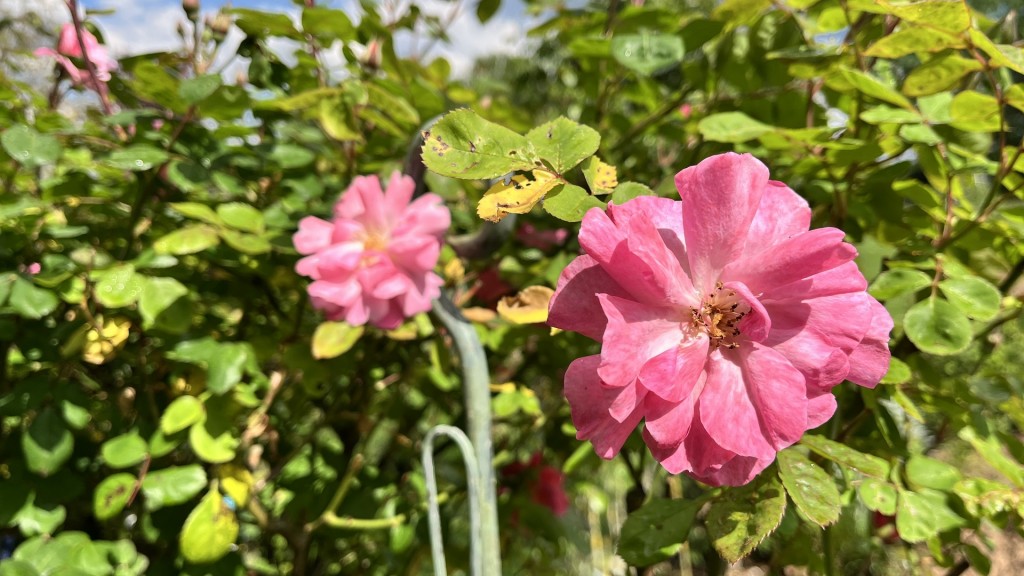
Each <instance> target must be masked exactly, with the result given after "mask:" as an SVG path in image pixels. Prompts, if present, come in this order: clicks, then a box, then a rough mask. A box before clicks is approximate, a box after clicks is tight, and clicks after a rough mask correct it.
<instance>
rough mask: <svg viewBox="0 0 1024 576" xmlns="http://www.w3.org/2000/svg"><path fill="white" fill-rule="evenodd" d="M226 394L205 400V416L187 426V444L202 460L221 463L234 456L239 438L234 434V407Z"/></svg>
mask: <svg viewBox="0 0 1024 576" xmlns="http://www.w3.org/2000/svg"><path fill="white" fill-rule="evenodd" d="M236 406H237V405H236V404H235V403H234V402H233V401H232V400H231V398H230V397H228V396H213V397H211V398H209V399H207V401H206V417H205V418H204V419H203V420H202V422H198V423H196V424H193V425H192V427H191V428H189V434H188V439H189V444H190V445H191V446H192V450H193V451H195V453H196V456H198V457H199V459H200V460H202V461H204V462H210V463H213V464H223V463H224V462H229V461H231V460H233V459H234V458H235V449H236V448H238V444H239V439H238V438H237V437H235V436H234V432H235V430H236V426H235V424H234V415H235V407H236Z"/></svg>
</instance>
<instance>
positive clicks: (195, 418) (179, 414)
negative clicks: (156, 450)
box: [160, 395, 206, 435]
mask: <svg viewBox="0 0 1024 576" xmlns="http://www.w3.org/2000/svg"><path fill="white" fill-rule="evenodd" d="M205 415H206V411H205V408H204V407H203V403H202V402H200V401H199V399H198V398H196V397H195V396H189V395H185V396H178V397H177V398H175V399H174V401H173V402H171V403H170V404H169V405H168V406H167V408H166V409H164V413H163V414H162V415H161V416H160V430H161V431H163V433H164V434H168V435H169V434H174V433H176V432H180V431H181V430H184V429H185V428H188V427H189V426H191V425H193V424H195V423H196V422H199V421H201V420H202V419H203V416H205Z"/></svg>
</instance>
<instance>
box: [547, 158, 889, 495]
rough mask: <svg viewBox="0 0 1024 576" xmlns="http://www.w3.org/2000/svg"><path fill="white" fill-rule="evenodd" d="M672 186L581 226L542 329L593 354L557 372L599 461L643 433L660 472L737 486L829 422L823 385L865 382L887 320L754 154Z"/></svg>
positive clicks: (872, 376)
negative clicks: (572, 338) (592, 348)
mask: <svg viewBox="0 0 1024 576" xmlns="http://www.w3.org/2000/svg"><path fill="white" fill-rule="evenodd" d="M676 187H677V188H678V189H679V195H680V197H681V201H673V200H670V199H664V198H652V197H640V198H636V199H634V200H631V201H629V202H626V203H624V204H622V205H620V206H609V207H608V211H607V213H606V212H604V211H601V210H599V209H592V210H590V212H588V213H587V215H586V217H585V218H584V219H583V225H582V229H581V230H580V235H579V240H580V244H581V246H582V247H583V249H584V250H585V251H586V254H585V255H582V256H580V257H578V258H577V259H576V260H574V261H573V262H572V263H570V264H569V266H568V267H567V268H566V269H565V270H564V271H563V272H562V276H561V278H560V279H559V281H558V288H557V290H556V291H555V295H554V297H553V298H552V299H551V307H550V316H549V318H548V322H549V324H551V325H552V326H554V327H557V328H562V329H565V330H574V331H576V332H580V333H581V334H584V335H586V336H589V337H590V338H593V339H595V340H597V341H599V342H601V353H600V354H599V355H596V356H587V357H584V358H579V359H577V360H575V361H574V362H573V363H572V364H571V365H570V366H569V369H568V371H567V372H566V375H565V395H566V398H567V399H568V400H569V404H570V407H571V408H572V418H573V422H574V423H575V425H576V429H577V431H578V433H577V436H578V438H580V439H587V440H590V441H591V442H592V443H593V445H594V447H595V448H596V449H597V452H598V453H599V454H600V455H601V456H602V457H604V458H611V457H613V456H614V455H615V454H616V453H618V451H619V449H621V448H622V444H623V443H624V442H625V441H626V438H627V437H628V436H629V435H630V434H631V433H632V432H633V430H634V429H635V428H636V426H637V424H639V423H640V421H641V420H642V421H643V422H644V430H643V437H644V441H645V442H646V443H647V445H648V446H649V447H650V449H651V452H652V453H653V454H654V456H655V457H656V458H657V459H658V460H659V461H660V462H661V464H662V465H663V466H664V467H665V468H666V469H667V470H668V471H669V472H672V473H680V472H686V473H688V474H690V475H691V476H693V477H695V478H697V479H699V480H701V481H702V482H705V483H708V484H713V485H723V484H725V485H740V484H745V483H747V482H749V481H750V480H751V479H753V477H754V476H756V475H757V474H758V473H759V472H760V471H761V470H763V469H764V468H765V467H767V466H768V465H769V464H771V462H772V461H773V460H774V459H775V454H776V453H777V452H778V451H779V450H782V449H783V448H786V447H787V446H790V445H791V444H793V443H794V442H796V441H797V440H799V439H800V437H801V436H802V435H803V433H804V432H805V431H806V430H809V429H811V428H815V427H817V426H819V425H821V424H822V423H824V422H825V421H826V420H828V419H829V418H830V417H831V416H832V414H833V413H834V412H835V409H836V402H835V398H834V396H833V395H832V393H831V388H832V387H833V386H835V385H836V384H839V383H840V382H842V381H843V380H850V381H851V382H854V383H856V384H860V385H862V386H868V387H873V386H875V385H876V384H877V383H878V381H879V380H880V379H881V378H882V376H883V375H884V374H885V372H886V370H887V369H888V366H889V347H888V339H889V331H890V330H891V329H892V318H890V317H889V314H888V313H887V312H886V310H885V308H884V307H883V306H882V305H881V304H879V303H878V302H877V301H876V300H875V299H874V298H872V297H871V296H869V295H868V294H867V293H866V292H865V288H866V286H867V283H866V282H865V280H864V276H863V275H861V273H860V272H859V271H858V269H857V265H856V264H855V263H854V262H853V259H854V257H855V256H856V255H857V252H856V250H855V249H854V248H853V246H851V245H849V244H847V243H845V242H843V236H844V234H843V232H842V231H841V230H837V229H835V228H823V229H818V230H808V228H809V226H810V222H811V211H810V209H809V208H808V206H807V202H805V201H804V200H803V199H802V198H801V197H800V196H798V195H797V194H796V193H794V192H793V191H792V190H790V189H789V188H788V187H787V186H786V185H785V184H782V183H781V182H775V181H771V180H769V179H768V169H767V168H766V167H765V166H764V164H762V163H761V162H759V161H758V160H757V159H756V158H754V157H753V156H750V155H748V154H744V155H738V154H731V153H730V154H721V155H718V156H713V157H711V158H708V159H706V160H704V161H703V162H701V163H700V164H698V165H697V166H693V167H690V168H687V169H685V170H683V171H682V172H680V173H679V174H677V175H676Z"/></svg>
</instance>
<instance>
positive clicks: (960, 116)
mask: <svg viewBox="0 0 1024 576" xmlns="http://www.w3.org/2000/svg"><path fill="white" fill-rule="evenodd" d="M949 113H950V116H951V117H952V122H951V124H952V125H953V127H954V128H957V129H960V130H963V131H965V132H998V131H999V130H1001V129H1002V128H1001V124H1000V120H999V101H998V100H996V99H995V97H994V96H989V95H988V94H982V93H981V92H976V91H974V90H964V91H963V92H960V93H959V94H957V95H956V96H954V97H953V103H952V104H950V107H949Z"/></svg>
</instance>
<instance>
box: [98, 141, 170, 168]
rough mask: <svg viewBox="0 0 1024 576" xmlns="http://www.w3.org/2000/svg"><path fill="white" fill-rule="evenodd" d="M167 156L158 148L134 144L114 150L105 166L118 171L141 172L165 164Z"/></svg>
mask: <svg viewBox="0 0 1024 576" xmlns="http://www.w3.org/2000/svg"><path fill="white" fill-rule="evenodd" d="M168 158H169V156H168V155H167V152H164V151H163V150H161V149H160V148H156V147H154V146H150V145H148V144H136V145H134V146H129V147H127V148H122V149H120V150H116V151H114V152H112V153H111V154H110V156H109V157H108V158H107V162H106V163H107V165H108V166H111V167H113V168H117V169H119V170H132V171H136V172H141V171H143V170H149V169H150V168H152V167H153V166H157V165H160V164H163V163H164V162H167V159H168Z"/></svg>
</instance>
